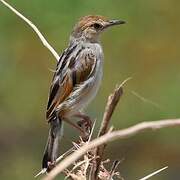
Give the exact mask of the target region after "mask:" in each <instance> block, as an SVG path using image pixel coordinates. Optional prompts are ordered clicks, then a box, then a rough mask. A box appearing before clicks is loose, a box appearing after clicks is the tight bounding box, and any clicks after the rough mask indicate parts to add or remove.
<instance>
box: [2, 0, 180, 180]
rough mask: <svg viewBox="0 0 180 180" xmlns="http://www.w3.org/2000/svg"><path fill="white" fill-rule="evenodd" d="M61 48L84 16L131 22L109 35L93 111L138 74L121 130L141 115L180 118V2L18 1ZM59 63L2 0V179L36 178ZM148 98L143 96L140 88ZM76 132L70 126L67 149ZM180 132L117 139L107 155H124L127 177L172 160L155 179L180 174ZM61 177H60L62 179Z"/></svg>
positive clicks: (119, 113) (121, 111)
mask: <svg viewBox="0 0 180 180" xmlns="http://www.w3.org/2000/svg"><path fill="white" fill-rule="evenodd" d="M9 2H10V3H11V4H12V5H14V6H15V7H16V8H17V9H19V10H20V11H21V12H23V14H24V15H25V16H27V17H28V18H30V19H31V20H32V21H33V22H34V23H35V24H36V25H38V27H39V28H40V30H41V31H42V32H43V34H44V35H45V36H46V37H47V39H48V40H49V42H51V44H52V45H53V47H55V49H56V50H57V51H58V52H61V51H62V50H63V49H64V48H65V47H66V46H67V43H68V37H69V33H70V32H71V29H72V27H73V25H74V23H75V22H76V21H77V20H78V18H79V17H81V16H84V15H88V14H101V15H104V16H107V17H109V18H121V19H123V20H126V21H127V24H126V25H123V26H119V27H114V28H112V29H109V30H108V31H107V32H105V33H104V34H103V35H102V44H103V48H104V52H105V63H104V79H103V83H102V87H101V89H100V92H99V94H98V96H97V98H96V99H95V100H94V101H93V103H92V104H91V105H90V106H89V108H88V109H87V112H88V114H90V115H91V116H92V117H94V118H95V117H97V119H98V120H99V119H101V118H102V113H103V111H104V106H105V103H106V99H107V96H108V95H109V93H110V92H112V90H113V88H114V87H115V85H116V84H117V83H120V82H122V81H123V80H124V79H125V78H127V77H130V76H131V77H133V79H132V80H131V81H129V82H128V83H127V85H126V87H125V94H124V96H123V98H122V100H121V102H120V104H119V105H118V107H117V109H116V112H115V114H114V115H113V120H112V124H113V125H114V127H115V128H116V129H118V128H124V127H128V126H130V125H133V124H135V123H138V122H141V121H149V120H158V119H165V118H177V117H180V110H179V107H180V50H179V47H180V23H179V16H180V11H179V7H180V1H178V0H151V1H145V0H136V1H123V0H119V1H117V0H111V1H110V0H99V1H97V0H68V1H67V0H62V1H59V0H54V1H47V0H38V1H37V0H31V1H22V0H11V1H9ZM55 65H56V62H55V60H54V58H53V56H52V55H51V54H50V53H49V52H48V51H47V50H46V49H45V48H44V47H43V46H42V44H41V43H40V41H39V40H38V38H37V36H36V35H35V34H34V33H33V32H32V30H31V29H30V28H29V27H28V26H27V25H25V24H24V22H23V21H22V20H20V19H19V18H17V17H16V16H15V15H14V14H13V13H12V12H10V11H9V10H8V9H7V8H5V7H4V6H3V5H2V4H1V3H0V77H1V78H0V158H1V163H0V179H6V180H11V179H14V180H24V179H33V175H34V174H35V173H36V172H37V171H38V170H39V169H40V164H41V157H42V153H43V149H44V145H45V141H46V137H47V134H48V125H47V123H46V122H45V109H46V102H47V96H48V91H49V86H50V82H51V78H52V73H51V72H50V71H49V69H54V68H55ZM133 92H135V93H138V94H139V95H141V96H143V97H145V98H147V99H148V100H149V101H152V102H153V103H151V102H148V101H143V100H142V98H141V99H140V98H138V97H136V96H135V95H134V93H133ZM74 135H77V136H78V134H77V132H75V131H74V130H72V128H69V127H65V135H64V138H63V142H62V148H61V152H63V151H65V150H67V149H68V148H69V147H70V146H71V141H72V139H73V140H75V138H73V136H74ZM179 138H180V130H179V128H173V129H172V128H171V129H164V130H160V131H158V132H146V133H143V134H141V135H137V136H136V137H132V138H130V139H128V140H120V141H116V142H115V143H111V145H109V147H108V149H107V151H106V152H107V154H106V155H107V157H108V158H111V159H112V160H113V159H122V158H125V160H124V161H123V162H122V164H121V165H120V170H121V173H122V175H123V176H124V178H125V179H138V178H140V177H143V176H144V175H146V174H148V173H150V172H152V171H154V170H156V169H158V168H161V167H163V166H166V165H168V166H169V169H168V170H166V172H163V173H161V174H160V175H159V176H157V177H155V178H154V179H158V180H161V179H163V180H166V179H167V180H169V179H179V178H180V175H179V168H180V163H179V159H180V153H179V149H180V144H179ZM60 179H61V178H60Z"/></svg>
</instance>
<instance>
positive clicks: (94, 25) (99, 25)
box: [93, 23, 102, 29]
mask: <svg viewBox="0 0 180 180" xmlns="http://www.w3.org/2000/svg"><path fill="white" fill-rule="evenodd" d="M93 27H94V28H95V29H101V28H102V25H101V24H98V23H95V24H93Z"/></svg>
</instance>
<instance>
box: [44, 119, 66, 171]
mask: <svg viewBox="0 0 180 180" xmlns="http://www.w3.org/2000/svg"><path fill="white" fill-rule="evenodd" d="M49 123H50V129H49V135H48V140H47V144H46V147H45V151H44V155H43V160H42V168H43V169H44V168H45V169H46V170H47V172H48V171H50V170H51V169H52V168H53V166H54V165H55V161H56V159H57V156H58V151H59V141H60V139H61V136H62V131H63V129H62V120H61V119H60V118H58V117H57V116H56V117H54V118H53V119H52V120H50V122H49Z"/></svg>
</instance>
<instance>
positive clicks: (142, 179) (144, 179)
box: [139, 166, 168, 180]
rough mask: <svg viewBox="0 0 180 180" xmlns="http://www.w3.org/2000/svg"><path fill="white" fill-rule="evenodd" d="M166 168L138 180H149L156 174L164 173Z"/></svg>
mask: <svg viewBox="0 0 180 180" xmlns="http://www.w3.org/2000/svg"><path fill="white" fill-rule="evenodd" d="M167 168H168V166H166V167H163V168H161V169H159V170H157V171H155V172H153V173H151V174H149V175H147V176H146V177H143V178H141V179H139V180H147V179H149V178H150V177H152V176H155V175H156V174H159V173H160V172H161V171H164V170H165V169H167Z"/></svg>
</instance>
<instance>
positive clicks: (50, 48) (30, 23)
mask: <svg viewBox="0 0 180 180" xmlns="http://www.w3.org/2000/svg"><path fill="white" fill-rule="evenodd" d="M0 2H2V3H3V4H4V5H5V6H6V7H7V8H9V9H10V10H11V11H12V12H14V13H15V14H16V15H17V16H19V17H20V18H21V19H22V20H23V21H25V22H26V23H27V24H28V25H29V26H30V27H31V28H32V29H33V30H34V32H35V33H36V34H37V35H38V37H39V39H40V40H41V42H42V44H43V45H44V46H45V47H46V48H47V49H48V50H49V51H50V52H51V54H52V55H53V56H54V57H55V58H56V60H57V61H59V55H58V53H57V52H56V51H55V50H54V49H53V47H52V46H51V45H50V44H49V43H48V42H47V40H46V39H45V37H44V36H43V35H42V33H41V32H40V31H39V29H38V28H37V27H36V26H35V25H34V24H33V23H32V22H31V21H30V20H29V19H27V18H26V17H25V16H23V15H22V14H21V13H20V12H18V11H17V10H16V9H15V8H13V7H12V6H11V5H9V4H8V3H7V2H6V1H4V0H0Z"/></svg>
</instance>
